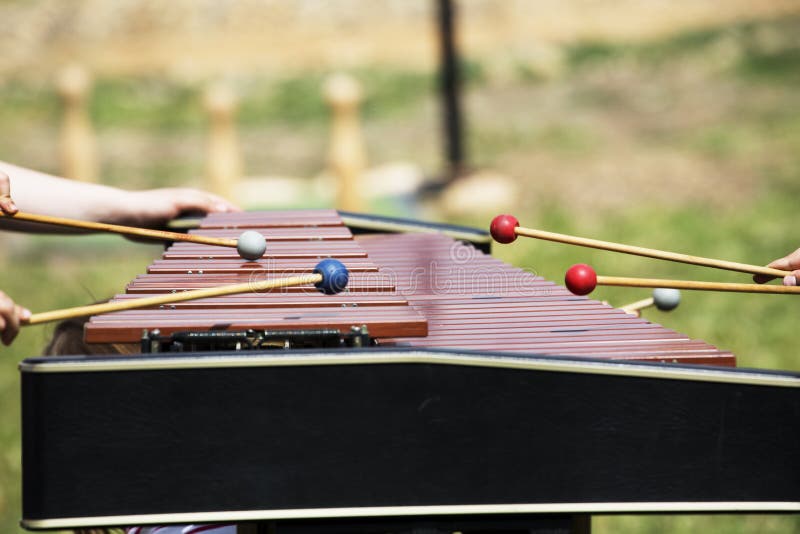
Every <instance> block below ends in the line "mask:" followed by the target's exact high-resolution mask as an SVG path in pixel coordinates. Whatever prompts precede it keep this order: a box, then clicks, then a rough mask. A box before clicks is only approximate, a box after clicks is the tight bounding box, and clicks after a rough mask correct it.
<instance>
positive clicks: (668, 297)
mask: <svg viewBox="0 0 800 534" xmlns="http://www.w3.org/2000/svg"><path fill="white" fill-rule="evenodd" d="M680 303H681V292H680V291H679V290H677V289H674V288H670V287H657V288H655V289H653V295H652V296H651V297H648V298H646V299H642V300H637V301H636V302H631V303H630V304H626V305H625V306H620V308H619V309H620V310H622V311H624V312H625V313H631V314H633V315H639V313H640V312H641V311H642V310H643V309H645V308H649V307H650V306H655V307H656V308H657V309H659V310H661V311H672V310H674V309H675V308H677V307H678V305H679V304H680Z"/></svg>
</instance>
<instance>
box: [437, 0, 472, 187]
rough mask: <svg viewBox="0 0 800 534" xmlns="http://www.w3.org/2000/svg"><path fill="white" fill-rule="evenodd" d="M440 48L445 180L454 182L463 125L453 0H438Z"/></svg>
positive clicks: (461, 164) (461, 161) (461, 160)
mask: <svg viewBox="0 0 800 534" xmlns="http://www.w3.org/2000/svg"><path fill="white" fill-rule="evenodd" d="M437 1H438V7H439V41H440V50H441V66H440V73H439V76H440V79H439V83H440V87H441V98H442V118H443V121H444V124H443V126H444V136H445V157H446V161H447V166H448V168H447V169H446V171H445V180H446V181H447V182H451V181H453V180H454V179H455V178H457V177H458V175H459V174H461V172H462V171H463V170H464V168H465V166H466V156H465V154H464V143H463V131H462V130H463V125H462V121H461V118H462V117H461V80H460V76H459V69H458V67H459V62H458V51H457V50H456V43H455V18H456V12H455V11H456V6H455V5H454V2H453V0H437Z"/></svg>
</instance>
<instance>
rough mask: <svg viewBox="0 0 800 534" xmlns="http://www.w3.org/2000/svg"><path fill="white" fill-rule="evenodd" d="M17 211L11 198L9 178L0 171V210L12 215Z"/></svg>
mask: <svg viewBox="0 0 800 534" xmlns="http://www.w3.org/2000/svg"><path fill="white" fill-rule="evenodd" d="M17 211H18V209H17V205H16V204H15V203H14V200H13V199H12V198H11V179H10V178H9V177H8V175H7V174H6V173H4V172H3V171H0V212H1V213H7V214H9V215H14V214H15V213H17Z"/></svg>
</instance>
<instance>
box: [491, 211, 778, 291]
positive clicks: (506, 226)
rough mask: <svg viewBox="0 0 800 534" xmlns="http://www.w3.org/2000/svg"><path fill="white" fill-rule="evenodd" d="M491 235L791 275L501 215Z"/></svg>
mask: <svg viewBox="0 0 800 534" xmlns="http://www.w3.org/2000/svg"><path fill="white" fill-rule="evenodd" d="M491 232H492V237H494V239H495V240H496V241H498V242H499V243H511V242H512V241H514V239H516V236H518V235H521V236H525V237H533V238H536V239H544V240H547V241H556V242H558V243H566V244H568V245H578V246H581V247H590V248H597V249H601V250H610V251H613V252H622V253H624V254H634V255H636V256H645V257H648V258H656V259H660V260H668V261H676V262H680V263H688V264H691V265H702V266H705V267H716V268H717V269H725V270H728V271H738V272H741V273H751V274H763V275H766V276H773V277H780V278H783V277H784V276H787V275H790V274H792V273H791V271H782V270H780V269H773V268H771V267H762V266H760V265H750V264H747V263H738V262H734V261H725V260H717V259H713V258H703V257H700V256H690V255H689V254H680V253H677V252H667V251H664V250H657V249H653V248H644V247H637V246H633V245H623V244H620V243H612V242H610V241H600V240H599V239H587V238H585V237H576V236H571V235H567V234H557V233H555V232H546V231H544V230H536V229H533V228H524V227H522V226H519V221H517V219H516V218H515V217H513V216H511V215H498V216H497V217H495V218H494V220H493V221H492V226H491Z"/></svg>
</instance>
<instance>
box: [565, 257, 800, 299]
mask: <svg viewBox="0 0 800 534" xmlns="http://www.w3.org/2000/svg"><path fill="white" fill-rule="evenodd" d="M564 283H565V284H566V286H567V289H569V290H570V291H571V292H572V293H574V294H575V295H588V294H589V293H591V292H592V291H594V289H595V287H597V286H623V287H666V288H672V289H692V290H705V291H732V292H737V293H784V294H785V293H795V294H800V286H764V285H759V284H730V283H724V282H697V281H692V280H664V279H660V278H626V277H617V276H598V275H597V273H595V271H594V269H592V268H591V267H590V266H589V265H586V264H584V263H579V264H577V265H573V266H572V267H570V268H569V270H567V274H566V276H564Z"/></svg>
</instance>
